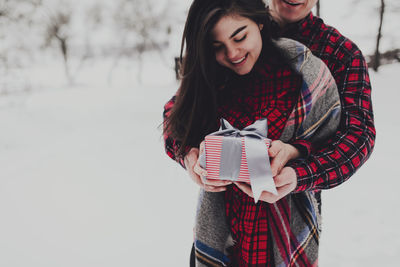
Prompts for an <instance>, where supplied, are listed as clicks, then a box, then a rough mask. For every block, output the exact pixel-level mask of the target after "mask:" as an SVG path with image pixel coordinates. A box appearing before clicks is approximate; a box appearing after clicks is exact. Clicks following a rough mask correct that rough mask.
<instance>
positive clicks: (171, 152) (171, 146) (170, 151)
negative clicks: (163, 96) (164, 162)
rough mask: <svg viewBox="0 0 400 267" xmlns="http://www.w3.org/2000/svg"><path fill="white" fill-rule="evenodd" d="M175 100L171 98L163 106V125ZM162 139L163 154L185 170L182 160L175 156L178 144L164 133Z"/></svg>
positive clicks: (174, 97)
mask: <svg viewBox="0 0 400 267" xmlns="http://www.w3.org/2000/svg"><path fill="white" fill-rule="evenodd" d="M175 99H176V96H173V97H172V98H171V99H170V100H169V101H168V102H167V103H166V104H165V106H164V112H163V118H164V123H165V120H166V118H168V115H169V113H170V111H171V109H172V107H173V106H174V103H175ZM163 137H164V147H165V152H166V153H167V155H168V156H169V157H170V158H171V159H173V160H175V161H176V162H178V163H179V164H180V165H181V166H182V167H183V168H185V169H186V167H185V162H184V160H183V158H181V157H177V156H176V154H177V153H176V152H177V151H178V149H179V146H180V144H179V142H177V141H176V140H174V139H173V138H172V137H170V136H168V135H167V134H166V133H164V135H163Z"/></svg>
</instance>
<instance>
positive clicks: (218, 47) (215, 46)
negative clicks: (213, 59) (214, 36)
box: [213, 45, 222, 51]
mask: <svg viewBox="0 0 400 267" xmlns="http://www.w3.org/2000/svg"><path fill="white" fill-rule="evenodd" d="M213 47H214V51H219V50H221V49H222V45H214V46H213Z"/></svg>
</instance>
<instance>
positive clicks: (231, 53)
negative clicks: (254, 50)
mask: <svg viewBox="0 0 400 267" xmlns="http://www.w3.org/2000/svg"><path fill="white" fill-rule="evenodd" d="M237 55H238V49H237V48H236V47H234V46H231V47H227V48H226V56H227V58H228V59H229V60H233V59H235V58H236V57H237Z"/></svg>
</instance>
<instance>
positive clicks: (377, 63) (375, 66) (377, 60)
mask: <svg viewBox="0 0 400 267" xmlns="http://www.w3.org/2000/svg"><path fill="white" fill-rule="evenodd" d="M384 14H385V1H384V0H381V8H380V16H379V28H378V34H377V36H376V47H375V54H374V61H373V64H372V68H373V69H374V70H375V71H378V68H379V66H380V56H381V55H380V52H379V44H380V41H381V38H382V24H383V16H384Z"/></svg>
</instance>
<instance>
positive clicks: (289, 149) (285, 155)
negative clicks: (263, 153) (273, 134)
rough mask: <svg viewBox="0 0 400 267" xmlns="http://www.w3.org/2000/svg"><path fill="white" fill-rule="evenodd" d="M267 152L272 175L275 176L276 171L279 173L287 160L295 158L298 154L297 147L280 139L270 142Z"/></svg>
mask: <svg viewBox="0 0 400 267" xmlns="http://www.w3.org/2000/svg"><path fill="white" fill-rule="evenodd" d="M268 154H269V156H270V157H271V158H272V161H271V171H272V176H276V175H277V174H278V173H280V172H281V170H282V169H283V167H285V165H286V163H288V161H290V160H292V159H296V158H298V157H299V156H300V152H299V150H297V148H295V147H294V146H292V145H290V144H286V143H284V142H282V141H280V140H274V141H272V142H271V146H270V148H269V150H268Z"/></svg>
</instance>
